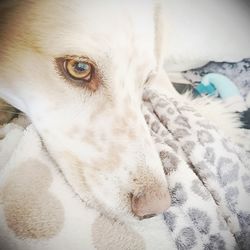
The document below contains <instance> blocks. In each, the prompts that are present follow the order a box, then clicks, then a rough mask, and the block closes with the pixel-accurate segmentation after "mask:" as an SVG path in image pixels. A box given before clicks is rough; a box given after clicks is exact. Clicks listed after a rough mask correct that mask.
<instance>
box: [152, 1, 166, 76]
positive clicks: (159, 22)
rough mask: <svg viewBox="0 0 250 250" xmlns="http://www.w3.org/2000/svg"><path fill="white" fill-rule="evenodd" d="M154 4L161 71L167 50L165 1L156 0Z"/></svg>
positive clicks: (156, 51) (158, 62)
mask: <svg viewBox="0 0 250 250" xmlns="http://www.w3.org/2000/svg"><path fill="white" fill-rule="evenodd" d="M154 4H155V6H154V23H155V56H156V60H157V71H159V70H160V69H161V68H162V66H163V63H164V55H165V51H164V48H165V47H166V46H165V40H166V38H165V26H166V21H165V15H164V3H163V1H162V0H155V3H154Z"/></svg>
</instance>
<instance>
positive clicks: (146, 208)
mask: <svg viewBox="0 0 250 250" xmlns="http://www.w3.org/2000/svg"><path fill="white" fill-rule="evenodd" d="M170 203H171V198H170V195H169V192H168V191H161V192H157V193H155V192H145V193H142V194H139V195H132V197H131V208H132V212H133V213H134V214H135V215H136V216H138V217H139V218H140V219H146V218H151V217H153V216H155V215H157V214H160V213H163V212H164V211H166V210H167V209H168V208H169V207H170Z"/></svg>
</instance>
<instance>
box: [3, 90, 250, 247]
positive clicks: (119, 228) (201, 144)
mask: <svg viewBox="0 0 250 250" xmlns="http://www.w3.org/2000/svg"><path fill="white" fill-rule="evenodd" d="M143 100H144V105H143V107H142V112H143V113H144V116H145V119H146V121H147V124H148V127H149V129H150V131H151V134H152V137H153V138H154V140H155V145H156V149H157V150H158V152H159V155H160V158H161V160H162V165H163V168H164V171H165V174H166V178H167V180H168V183H169V189H170V192H171V197H172V205H171V207H170V208H169V209H168V210H167V211H166V212H165V213H164V214H163V215H159V216H157V217H154V218H151V219H146V220H142V221H137V222H124V221H119V220H112V219H109V218H108V217H106V216H104V215H101V214H100V212H99V211H97V210H95V209H93V208H88V207H87V206H86V204H85V203H84V201H81V200H80V199H79V197H78V196H77V195H76V194H74V193H73V192H72V189H71V188H70V186H69V185H68V183H67V182H65V180H64V177H63V176H62V174H61V172H60V171H58V168H57V166H56V165H55V163H54V162H53V161H52V160H51V158H50V156H49V155H48V154H47V151H46V149H45V148H44V145H43V143H42V142H41V139H40V137H39V135H38V134H37V133H36V131H35V129H34V127H33V126H32V124H31V125H28V126H27V127H26V128H25V126H21V125H16V124H13V123H12V124H8V125H6V126H4V127H2V128H1V130H0V135H1V141H0V246H1V247H0V249H4V250H29V249H32V250H55V249H61V250H64V249H65V250H66V249H67V250H68V249H74V250H78V249H79V250H80V249H82V250H83V249H98V250H102V249H136V250H137V249H179V250H184V249H185V250H186V249H206V250H208V249H211V250H212V249H220V250H222V249H230V250H231V249H235V248H237V247H238V248H239V249H246V250H247V249H250V240H249V239H250V155H249V153H247V152H245V151H243V149H242V148H240V147H239V146H237V145H235V144H233V143H232V142H230V141H229V140H228V139H227V138H224V137H223V135H222V133H221V131H218V130H217V128H216V127H215V126H214V125H213V124H212V123H210V122H209V121H207V120H205V119H204V118H203V117H202V116H201V115H200V114H199V113H197V112H196V111H195V110H194V109H193V108H192V107H191V106H190V105H188V104H186V103H184V102H182V101H180V100H178V101H177V100H176V99H174V98H172V97H168V96H163V95H159V94H157V93H156V92H154V91H151V90H147V91H145V92H144V96H143ZM62 157H63V156H62ZM111 216H112V215H111Z"/></svg>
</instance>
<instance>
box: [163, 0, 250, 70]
mask: <svg viewBox="0 0 250 250" xmlns="http://www.w3.org/2000/svg"><path fill="white" fill-rule="evenodd" d="M163 1H164V4H165V6H164V11H165V15H166V28H165V29H166V32H165V33H166V42H165V43H166V53H165V68H166V70H167V71H168V72H173V71H183V70H188V69H191V68H195V67H199V66H202V65H204V64H206V63H207V62H209V61H228V62H232V61H233V62H237V61H240V60H242V59H243V58H249V57H250V4H249V2H248V1H247V0H220V1H218V0H186V1H183V0H163Z"/></svg>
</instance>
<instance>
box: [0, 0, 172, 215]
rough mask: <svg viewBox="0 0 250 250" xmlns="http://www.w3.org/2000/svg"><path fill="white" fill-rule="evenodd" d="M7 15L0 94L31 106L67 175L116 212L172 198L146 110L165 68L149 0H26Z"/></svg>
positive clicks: (90, 198) (153, 209)
mask: <svg viewBox="0 0 250 250" xmlns="http://www.w3.org/2000/svg"><path fill="white" fill-rule="evenodd" d="M20 2H21V3H20V5H17V7H14V8H11V9H9V10H6V13H5V14H4V15H3V21H2V24H1V25H2V28H1V33H2V36H3V37H1V40H2V44H0V47H1V49H0V51H1V58H0V69H1V72H2V75H1V76H0V81H1V88H0V92H1V95H2V97H3V98H5V99H6V100H7V101H9V102H10V103H12V104H13V105H15V106H16V107H17V108H19V109H21V110H22V111H24V112H25V113H26V114H27V115H28V116H29V118H30V119H31V121H32V122H33V124H34V126H35V128H36V129H37V131H38V133H39V134H40V136H41V138H42V140H43V142H44V145H45V146H46V148H47V150H48V152H49V154H50V155H51V157H52V158H53V160H54V161H55V163H56V164H57V165H58V167H59V168H60V169H61V170H62V173H63V175H64V177H65V179H66V181H67V182H68V183H69V184H70V185H71V186H72V188H73V190H74V191H75V192H76V193H77V194H79V196H80V197H81V198H82V199H83V200H85V201H87V202H88V203H89V204H91V205H92V206H96V207H98V208H99V209H101V210H103V211H106V212H108V213H112V214H113V215H115V216H120V217H127V216H134V215H135V216H137V217H142V216H147V215H149V214H154V213H159V212H162V211H163V210H165V209H166V208H167V207H168V206H169V202H170V198H169V194H168V191H167V188H168V187H167V183H166V180H165V176H164V173H163V169H162V165H161V162H160V159H159V156H158V154H157V152H156V149H155V147H154V143H153V141H152V139H151V136H150V133H149V131H148V128H147V125H146V123H145V120H144V117H143V115H142V112H141V99H142V98H141V97H142V90H143V87H144V86H145V84H147V82H149V81H150V79H151V77H152V72H154V71H155V70H156V68H157V63H158V59H157V56H156V53H155V52H156V50H157V48H156V32H155V18H154V14H155V13H154V4H153V3H152V2H151V1H147V0H146V1H143V2H141V1H111V0H109V1H98V0H95V1H82V0H72V1H62V0H60V1H49V0H44V1H28V0H26V1H20Z"/></svg>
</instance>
